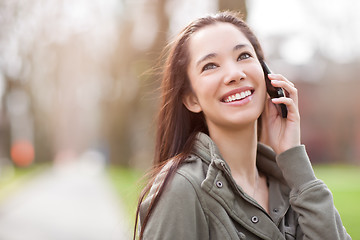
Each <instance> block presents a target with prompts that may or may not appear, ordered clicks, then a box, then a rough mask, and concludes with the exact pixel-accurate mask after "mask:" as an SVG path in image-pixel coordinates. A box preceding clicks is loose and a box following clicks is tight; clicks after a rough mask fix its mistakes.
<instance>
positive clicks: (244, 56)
mask: <svg viewBox="0 0 360 240" xmlns="http://www.w3.org/2000/svg"><path fill="white" fill-rule="evenodd" d="M250 57H251V54H250V53H242V54H240V56H239V58H238V60H244V59H248V58H250Z"/></svg>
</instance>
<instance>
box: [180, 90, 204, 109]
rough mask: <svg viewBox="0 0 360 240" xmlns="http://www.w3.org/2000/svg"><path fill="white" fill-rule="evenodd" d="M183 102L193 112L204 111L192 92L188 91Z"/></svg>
mask: <svg viewBox="0 0 360 240" xmlns="http://www.w3.org/2000/svg"><path fill="white" fill-rule="evenodd" d="M182 102H183V104H184V105H185V107H186V108H187V109H188V110H189V111H191V112H194V113H199V112H201V111H202V109H201V106H200V104H199V101H198V99H197V97H196V96H195V94H194V93H193V92H192V91H188V92H187V93H186V94H184V96H183V98H182Z"/></svg>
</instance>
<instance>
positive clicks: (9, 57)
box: [0, 0, 360, 240]
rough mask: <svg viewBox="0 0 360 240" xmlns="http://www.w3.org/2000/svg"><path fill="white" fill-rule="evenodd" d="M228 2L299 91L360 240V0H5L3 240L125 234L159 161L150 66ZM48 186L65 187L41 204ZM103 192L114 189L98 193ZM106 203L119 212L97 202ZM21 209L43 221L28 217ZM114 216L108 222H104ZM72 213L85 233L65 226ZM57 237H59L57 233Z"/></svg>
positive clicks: (0, 84) (311, 145)
mask: <svg viewBox="0 0 360 240" xmlns="http://www.w3.org/2000/svg"><path fill="white" fill-rule="evenodd" d="M226 9H231V10H240V11H241V12H242V13H243V15H244V18H245V19H246V20H247V22H248V23H249V25H250V26H251V27H252V28H253V30H254V32H255V33H256V34H257V36H258V38H259V40H260V42H261V43H262V45H263V48H264V51H265V55H266V58H267V62H268V64H269V65H270V67H271V68H272V70H273V71H274V72H279V73H282V74H284V75H285V76H287V77H288V78H289V79H290V80H292V81H293V82H294V83H295V84H296V86H297V88H298V89H299V98H300V112H301V117H302V119H301V121H302V122H301V124H302V140H303V143H304V144H305V145H306V146H307V150H308V153H309V155H310V158H311V161H312V163H313V165H314V168H315V171H316V174H317V175H318V177H319V178H321V179H323V180H324V181H325V182H326V183H327V184H328V186H329V187H330V189H331V191H332V192H333V194H334V200H335V204H336V206H337V208H338V209H339V212H340V214H341V216H342V218H343V221H344V225H345V227H346V228H347V229H348V231H349V232H350V233H351V235H352V236H353V239H360V231H359V228H358V227H357V226H359V224H360V220H359V219H360V207H359V204H358V203H359V201H360V186H359V183H360V124H359V121H360V108H359V102H360V94H359V93H358V91H359V89H360V77H359V76H360V15H359V14H358V13H359V11H360V2H359V1H357V0H344V1H335V0H302V1H301V0H272V1H267V0H248V1H245V0H242V1H240V0H236V1H235V0H181V1H179V0H90V1H89V0H72V1H66V0H57V1H46V0H29V1H21V0H1V1H0V225H1V224H3V226H7V227H6V229H5V227H3V228H1V227H0V239H4V240H20V239H30V240H31V239H37V240H41V239H129V236H130V233H129V232H131V228H132V225H133V218H134V215H135V213H134V211H135V210H134V209H135V207H136V201H137V200H136V197H137V195H138V193H139V190H140V189H141V186H142V183H141V182H139V179H140V178H141V176H142V175H143V174H144V172H145V171H146V170H147V169H148V168H149V167H150V166H151V162H152V157H153V154H152V153H153V147H154V146H153V143H154V121H155V114H156V110H157V106H158V100H159V99H158V96H159V92H158V87H159V83H160V78H159V75H157V74H153V73H154V71H152V70H154V66H157V64H158V63H159V57H160V55H161V52H162V49H163V48H164V46H165V45H166V43H167V42H168V41H169V40H171V38H172V37H173V36H175V35H176V33H178V32H179V31H180V30H181V29H182V28H183V27H184V26H185V25H187V24H188V23H189V22H190V21H191V20H193V19H194V18H196V17H199V16H202V15H204V14H208V13H215V12H217V11H218V10H226ZM79 176H82V177H79ZM54 179H56V181H55V180H54ZM98 180H99V181H100V182H101V183H102V184H104V185H101V184H98V183H99V181H98ZM66 184H67V185H66ZM86 184H87V185H86ZM89 184H90V185H89ZM91 184H93V185H91ZM34 186H36V187H35V188H37V191H35V192H34V193H33V192H31V191H30V190H29V189H31V188H32V187H34ZM40 186H41V187H40ZM96 186H97V187H98V191H97V192H96V191H95V192H94V191H93V192H91V189H95V188H96ZM104 186H105V187H104ZM58 188H59V189H60V190H59V191H57V189H58ZM84 188H86V191H85V190H84ZM104 188H105V189H107V190H109V191H108V192H106V193H104V192H102V190H101V189H104ZM49 189H52V190H53V191H54V190H56V191H54V192H49V193H48V195H47V196H48V198H45V197H44V195H43V194H44V192H45V191H48V190H49ZM69 189H72V191H69ZM61 190H62V191H63V192H62V191H61ZM64 190H65V191H64ZM26 191H28V192H27V195H26V194H25V192H26ZM59 193H63V195H59V196H58V195H56V194H59ZM113 193H114V194H113ZM67 194H69V195H71V194H75V195H76V194H77V195H76V197H75V198H76V199H77V200H78V201H80V202H79V204H72V203H70V201H71V200H70V197H69V199H66V201H68V205H67V206H68V207H70V208H71V207H73V208H74V209H71V211H70V210H69V211H66V210H64V209H62V208H59V205H58V204H62V203H64V202H66V201H65V200H64V195H65V196H67ZM81 194H82V195H81ZM84 194H88V195H87V196H86V197H80V196H84ZM107 194H108V195H107ZM99 195H106V196H109V197H108V198H105V199H98V200H96V201H95V199H97V198H96V197H98V196H99ZM113 195H114V196H113ZM39 196H42V197H43V198H42V201H40V200H39ZM49 196H50V197H49ZM21 197H22V198H23V200H19V201H18V200H17V199H18V198H21ZM89 199H92V200H93V203H91V204H89V202H90V200H89ZM114 199H115V200H114ZM103 200H104V201H108V202H101V201H103ZM17 201H18V202H17ZM49 201H55V202H56V201H59V203H58V202H56V204H50V203H49ZM14 202H16V203H17V204H11V203H14ZM35 202H36V203H38V204H40V203H41V204H40V205H36V204H34V203H35ZM109 202H111V204H114V205H117V206H116V207H115V208H114V209H115V210H114V209H102V208H101V207H99V206H104V205H107V204H110V203H109ZM86 203H88V205H86ZM32 204H33V205H32ZM44 204H45V205H44ZM25 205H27V206H28V208H30V209H31V210H33V211H29V210H26V213H27V214H34V216H33V215H27V216H26V217H25V215H22V214H23V212H21V211H20V210H21V209H22V208H21V207H22V206H25ZM85 205H86V207H84V206H85ZM46 207H48V208H50V209H57V208H59V209H62V210H61V211H59V212H62V213H64V212H65V213H67V216H58V215H57V214H60V213H58V212H55V213H53V214H52V215H51V214H49V213H48V211H50V210H48V209H47V208H46ZM40 208H46V210H43V211H45V212H46V213H42V214H39V212H40ZM79 208H82V210H81V211H78V210H79ZM94 209H96V211H95V210H94ZM24 211H25V210H24ZM101 211H102V212H101ZM104 211H105V212H106V211H108V212H106V213H108V214H105V213H104ZM114 211H115V212H116V213H118V215H117V216H111V217H112V219H113V220H114V221H113V222H115V223H114V224H113V223H110V222H107V221H111V220H105V219H107V218H106V217H109V215H111V214H110V212H112V213H113V212H114ZM117 211H118V212H117ZM14 212H15V213H16V214H14ZM77 212H83V213H84V214H88V215H89V216H92V218H93V219H94V221H95V224H97V225H101V222H103V223H108V224H107V226H109V225H111V224H113V225H111V226H112V227H111V228H106V226H104V228H103V230H105V231H107V233H109V232H110V233H111V235H112V238H110V237H108V238H107V237H104V235H102V237H99V238H97V235H96V234H94V233H91V230H90V229H91V228H92V227H91V226H92V225H91V223H90V222H92V221H89V220H88V218H87V217H84V218H76V217H74V216H75V215H76V213H77ZM24 214H25V213H24ZM35 215H36V216H35ZM99 215H101V219H103V220H100V221H98V220H99V218H98V216H99ZM16 217H17V218H16ZM41 217H44V218H46V221H42V220H38V218H41ZM71 218H74V219H76V220H77V223H74V226H78V227H77V230H76V231H77V232H76V234H77V235H75V234H74V235H71V234H72V232H71V224H68V225H66V224H65V225H64V222H68V221H70V220H68V219H71ZM19 219H22V220H23V221H22V222H21V223H22V224H23V225H21V224H19ZM56 219H57V220H59V219H64V221H63V222H62V223H59V222H56V221H55V220H56ZM86 219H87V220H86ZM124 219H125V220H124ZM80 221H85V222H86V221H88V222H89V223H88V225H86V224H84V225H76V224H78V222H80ZM52 223H54V224H53V225H56V224H57V225H58V226H62V227H63V229H62V231H61V232H62V234H65V235H61V234H60V235H59V230H58V229H56V227H54V226H52ZM11 224H13V225H14V224H15V226H12V225H11ZM61 224H63V225H61ZM117 224H123V225H125V227H121V229H120V227H119V229H118V228H117ZM104 225H105V224H104ZM44 226H46V228H47V229H48V230H49V231H52V233H46V234H45V233H44V232H42V231H43V230H41V227H44ZM37 228H38V229H40V230H36V229H37ZM24 229H26V231H25V230H24ZM69 229H70V230H69ZM124 229H125V230H124ZM68 230H69V232H68V233H66V232H67V231H68ZM94 230H97V228H94ZM27 231H28V232H27ZM44 231H45V230H44ZM74 231H75V230H74ZM98 231H100V230H98ZM124 231H125V232H126V233H122V232H124ZM39 232H42V233H41V234H40V233H39ZM54 232H56V234H57V236H59V237H58V238H55V237H49V236H52V235H51V234H54ZM64 232H65V233H64ZM31 234H33V235H34V238H31V236H32V235H31ZM47 234H48V235H47ZM66 234H67V235H66ZM75 236H76V237H75ZM116 236H119V237H116ZM125 236H126V237H125Z"/></svg>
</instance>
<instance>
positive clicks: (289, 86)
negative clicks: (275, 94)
mask: <svg viewBox="0 0 360 240" xmlns="http://www.w3.org/2000/svg"><path fill="white" fill-rule="evenodd" d="M273 76H276V78H273ZM271 84H272V85H273V86H274V87H280V88H283V89H284V90H285V91H286V92H287V93H288V94H286V96H285V97H289V98H291V99H293V100H294V102H295V104H296V105H297V104H298V92H297V89H296V88H295V85H294V84H293V83H292V82H290V81H289V80H287V79H286V78H285V77H283V76H282V75H280V74H276V75H273V74H272V78H271Z"/></svg>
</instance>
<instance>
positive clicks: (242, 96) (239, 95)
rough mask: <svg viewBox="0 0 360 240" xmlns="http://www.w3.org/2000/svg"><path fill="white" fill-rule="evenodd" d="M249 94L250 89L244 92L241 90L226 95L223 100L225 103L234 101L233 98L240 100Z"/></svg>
mask: <svg viewBox="0 0 360 240" xmlns="http://www.w3.org/2000/svg"><path fill="white" fill-rule="evenodd" d="M250 95H251V91H250V90H246V91H245V92H241V93H236V94H234V95H230V96H228V97H227V98H226V99H225V100H224V101H225V102H226V103H229V102H232V101H235V100H241V99H243V98H246V97H248V96H250Z"/></svg>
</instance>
